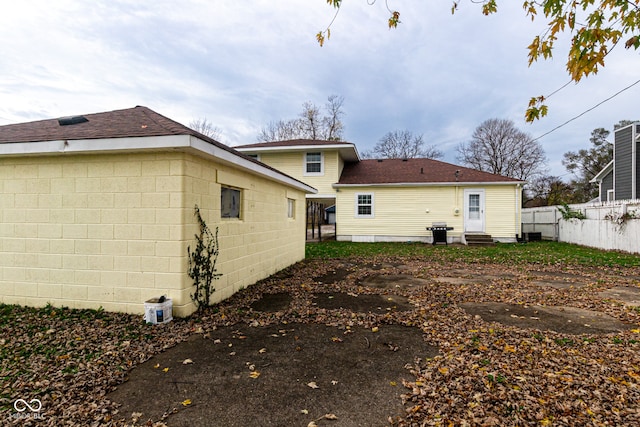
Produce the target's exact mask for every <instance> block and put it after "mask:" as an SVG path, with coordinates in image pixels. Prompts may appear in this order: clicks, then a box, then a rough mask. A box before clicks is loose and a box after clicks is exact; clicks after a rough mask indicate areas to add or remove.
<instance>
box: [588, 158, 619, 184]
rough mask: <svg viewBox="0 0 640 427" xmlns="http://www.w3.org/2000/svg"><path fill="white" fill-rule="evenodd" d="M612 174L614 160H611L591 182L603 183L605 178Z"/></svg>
mask: <svg viewBox="0 0 640 427" xmlns="http://www.w3.org/2000/svg"><path fill="white" fill-rule="evenodd" d="M611 172H613V160H611V161H610V162H609V163H607V165H606V166H605V167H604V168H602V170H601V171H600V172H598V174H597V175H596V176H594V177H593V178H591V180H590V181H589V182H594V183H595V182H598V181H602V180H603V179H604V177H605V176H607V175H609V174H610V173H611Z"/></svg>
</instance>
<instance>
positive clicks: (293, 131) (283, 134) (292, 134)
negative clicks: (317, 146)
mask: <svg viewBox="0 0 640 427" xmlns="http://www.w3.org/2000/svg"><path fill="white" fill-rule="evenodd" d="M298 122H299V121H298V120H288V121H284V120H278V121H277V122H269V124H268V125H267V126H265V127H263V128H262V129H261V130H260V133H259V134H258V141H260V142H268V141H285V140H288V139H298V138H300V126H299V123H298Z"/></svg>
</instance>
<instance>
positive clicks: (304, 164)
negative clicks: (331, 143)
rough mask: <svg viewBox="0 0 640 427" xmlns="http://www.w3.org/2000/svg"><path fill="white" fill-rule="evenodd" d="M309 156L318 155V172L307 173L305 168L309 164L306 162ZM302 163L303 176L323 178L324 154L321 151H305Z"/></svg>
mask: <svg viewBox="0 0 640 427" xmlns="http://www.w3.org/2000/svg"><path fill="white" fill-rule="evenodd" d="M309 154H320V172H308V169H307V167H308V166H309V164H310V162H309V160H308V156H309ZM302 162H303V165H302V167H303V172H304V173H303V175H304V176H323V175H324V153H323V152H322V151H307V152H306V153H304V156H303V157H302ZM311 163H312V164H315V163H318V162H311Z"/></svg>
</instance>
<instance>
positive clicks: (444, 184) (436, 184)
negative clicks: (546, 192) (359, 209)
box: [332, 181, 526, 188]
mask: <svg viewBox="0 0 640 427" xmlns="http://www.w3.org/2000/svg"><path fill="white" fill-rule="evenodd" d="M522 184H526V181H511V182H402V183H388V184H333V185H332V187H333V188H349V187H353V188H357V187H452V186H457V187H463V186H476V187H478V186H481V187H486V186H488V185H517V186H520V185H522Z"/></svg>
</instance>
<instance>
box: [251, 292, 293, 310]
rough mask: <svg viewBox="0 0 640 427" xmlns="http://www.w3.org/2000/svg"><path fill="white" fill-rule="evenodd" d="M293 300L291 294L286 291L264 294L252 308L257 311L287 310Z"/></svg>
mask: <svg viewBox="0 0 640 427" xmlns="http://www.w3.org/2000/svg"><path fill="white" fill-rule="evenodd" d="M292 300H293V298H292V297H291V294H289V293H286V292H278V293H275V294H264V295H262V298H260V299H259V300H257V301H255V302H253V303H252V304H251V308H252V309H253V310H256V311H263V312H269V313H275V312H277V311H284V310H286V309H287V308H288V307H289V304H291V301H292Z"/></svg>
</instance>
